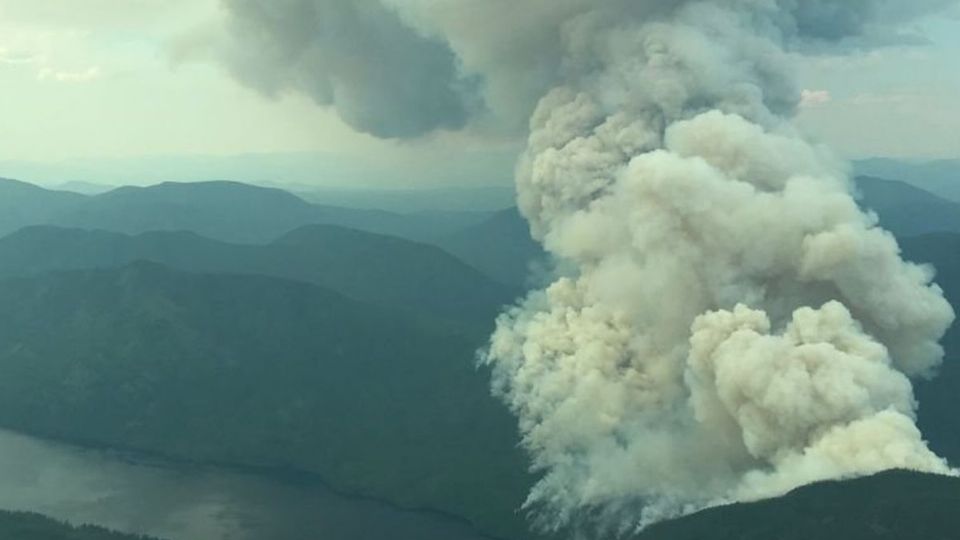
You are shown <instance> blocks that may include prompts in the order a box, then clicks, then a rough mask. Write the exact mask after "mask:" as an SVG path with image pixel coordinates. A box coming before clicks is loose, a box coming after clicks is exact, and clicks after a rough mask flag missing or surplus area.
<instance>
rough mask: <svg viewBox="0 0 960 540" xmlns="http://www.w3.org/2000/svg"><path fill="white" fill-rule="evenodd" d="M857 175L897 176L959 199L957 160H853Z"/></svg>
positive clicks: (941, 194)
mask: <svg viewBox="0 0 960 540" xmlns="http://www.w3.org/2000/svg"><path fill="white" fill-rule="evenodd" d="M854 169H855V170H856V171H857V174H861V175H865V176H878V177H881V178H898V179H900V180H903V181H905V182H909V183H910V184H912V185H914V186H916V187H919V188H921V189H924V190H927V191H929V192H931V193H934V194H936V195H938V196H940V197H943V198H944V199H947V200H950V201H956V202H960V160H958V159H942V160H933V161H909V160H896V159H885V158H873V159H865V160H861V161H857V162H855V163H854Z"/></svg>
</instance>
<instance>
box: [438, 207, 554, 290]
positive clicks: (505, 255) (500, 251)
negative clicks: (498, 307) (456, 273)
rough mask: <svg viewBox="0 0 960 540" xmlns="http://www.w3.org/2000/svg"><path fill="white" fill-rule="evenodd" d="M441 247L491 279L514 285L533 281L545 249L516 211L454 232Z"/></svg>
mask: <svg viewBox="0 0 960 540" xmlns="http://www.w3.org/2000/svg"><path fill="white" fill-rule="evenodd" d="M440 245H441V246H442V247H443V248H444V249H446V250H447V251H449V252H450V253H453V254H454V255H456V256H457V257H459V258H460V259H462V260H464V261H466V262H467V263H468V264H470V265H471V266H473V267H475V268H477V269H479V270H480V271H482V272H484V273H485V274H487V275H488V276H490V277H492V278H494V279H496V280H498V281H500V282H501V283H506V284H510V285H514V286H524V285H527V284H529V283H530V282H531V276H532V275H533V274H534V273H535V272H536V269H537V268H536V267H537V266H538V265H540V266H542V265H543V260H544V259H545V254H544V252H543V249H542V248H541V247H540V244H538V243H537V242H536V241H534V240H533V238H531V236H530V227H529V226H528V225H527V222H526V221H525V220H524V218H523V216H521V215H520V212H519V211H517V209H516V208H509V209H506V210H502V211H500V212H497V213H496V214H494V215H493V216H491V217H490V218H488V219H487V220H485V221H484V222H482V223H480V224H477V225H474V226H472V227H466V228H464V229H463V230H460V231H456V232H454V233H451V234H450V235H448V236H447V237H446V238H444V239H443V240H442V241H441V242H440Z"/></svg>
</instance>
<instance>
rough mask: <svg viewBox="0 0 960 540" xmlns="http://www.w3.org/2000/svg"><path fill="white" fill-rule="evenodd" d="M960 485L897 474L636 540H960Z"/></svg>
mask: <svg viewBox="0 0 960 540" xmlns="http://www.w3.org/2000/svg"><path fill="white" fill-rule="evenodd" d="M958 508H960V479H957V478H950V477H941V476H932V475H925V474H918V473H912V472H906V471H890V472H886V473H882V474H879V475H876V476H872V477H869V478H859V479H855V480H847V481H844V482H824V483H820V484H814V485H811V486H805V487H802V488H799V489H797V490H795V491H794V492H792V493H790V494H788V495H786V496H784V497H782V498H778V499H771V500H766V501H760V502H755V503H748V504H734V505H730V506H723V507H718V508H713V509H710V510H705V511H703V512H700V513H697V514H694V515H691V516H687V517H685V518H682V519H679V520H676V521H668V522H664V523H660V524H658V525H654V526H652V527H650V528H649V529H647V530H646V531H644V532H643V533H641V534H639V535H637V536H635V537H634V540H812V539H817V540H921V539H922V540H956V538H958V533H957V531H960V513H958V512H957V509H958Z"/></svg>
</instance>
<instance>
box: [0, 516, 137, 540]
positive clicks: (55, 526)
mask: <svg viewBox="0 0 960 540" xmlns="http://www.w3.org/2000/svg"><path fill="white" fill-rule="evenodd" d="M0 538H3V539H4V540H151V538H149V537H146V536H140V535H132V534H121V533H118V532H112V531H108V530H106V529H102V528H100V527H94V526H92V525H81V526H79V527H75V526H73V525H69V524H66V523H61V522H59V521H55V520H52V519H50V518H47V517H44V516H41V515H38V514H29V513H24V512H2V511H0Z"/></svg>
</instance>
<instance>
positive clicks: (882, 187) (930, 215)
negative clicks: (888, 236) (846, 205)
mask: <svg viewBox="0 0 960 540" xmlns="http://www.w3.org/2000/svg"><path fill="white" fill-rule="evenodd" d="M857 189H858V191H859V195H860V204H861V205H862V206H864V207H865V208H868V209H870V210H873V211H875V212H876V213H877V214H878V215H879V216H880V224H881V225H882V226H883V227H884V228H886V229H888V230H889V231H891V232H892V233H894V234H895V235H896V236H898V237H907V236H917V235H921V234H926V233H932V232H941V231H954V232H960V203H956V202H953V201H948V200H946V199H942V198H940V197H938V196H936V195H934V194H932V193H930V192H928V191H924V190H922V189H920V188H917V187H914V186H912V185H910V184H907V183H906V182H900V181H895V180H884V179H881V178H873V177H867V176H862V177H859V178H857Z"/></svg>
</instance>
